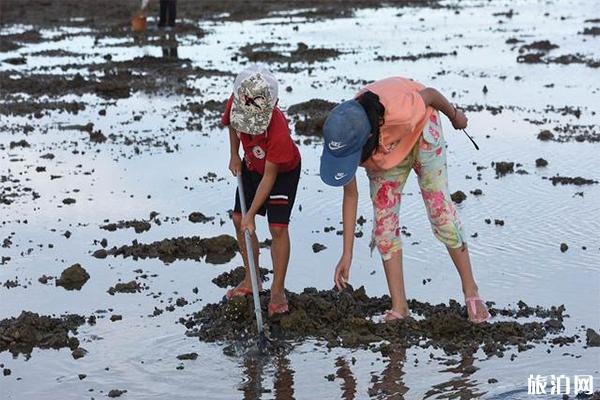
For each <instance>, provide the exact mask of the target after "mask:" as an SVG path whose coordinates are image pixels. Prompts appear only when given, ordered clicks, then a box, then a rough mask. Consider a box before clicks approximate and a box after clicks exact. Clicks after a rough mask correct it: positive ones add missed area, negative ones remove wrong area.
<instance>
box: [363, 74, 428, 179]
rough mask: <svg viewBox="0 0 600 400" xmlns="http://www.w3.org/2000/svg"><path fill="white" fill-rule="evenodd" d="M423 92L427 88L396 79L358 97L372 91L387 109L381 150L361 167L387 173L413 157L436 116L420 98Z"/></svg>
mask: <svg viewBox="0 0 600 400" xmlns="http://www.w3.org/2000/svg"><path fill="white" fill-rule="evenodd" d="M423 89H425V86H423V85H422V84H420V83H418V82H415V81H411V80H409V79H406V78H402V77H399V76H395V77H391V78H386V79H382V80H380V81H376V82H373V83H371V84H369V85H367V86H365V87H364V88H363V89H362V90H361V91H360V92H359V93H358V94H357V97H358V96H359V95H360V94H362V93H364V92H366V91H371V92H373V93H375V94H376V95H378V96H379V101H380V102H381V104H383V106H384V107H385V113H384V123H383V125H382V126H381V127H380V135H379V146H378V147H377V149H376V150H375V152H374V153H373V155H372V156H371V157H370V158H369V159H367V160H366V161H365V162H364V163H362V164H361V166H362V167H364V168H366V169H368V170H372V171H385V170H388V169H391V168H393V167H395V166H396V165H398V164H400V163H401V162H402V161H403V160H404V159H405V158H406V156H407V155H408V154H409V153H410V151H411V150H412V148H413V146H414V145H415V143H417V141H418V140H419V137H420V136H421V133H422V131H423V128H424V127H425V124H426V123H427V120H428V119H429V117H430V116H431V113H432V112H433V108H431V107H426V106H425V102H424V101H423V98H422V97H421V95H420V94H419V92H420V91H421V90H423Z"/></svg>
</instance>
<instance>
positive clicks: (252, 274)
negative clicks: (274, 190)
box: [237, 174, 264, 343]
mask: <svg viewBox="0 0 600 400" xmlns="http://www.w3.org/2000/svg"><path fill="white" fill-rule="evenodd" d="M237 181H238V194H239V196H240V206H241V209H242V217H244V216H245V215H246V210H247V209H246V198H245V197H244V185H243V184H242V175H241V174H239V175H238V176H237ZM244 239H245V242H246V256H247V258H248V264H250V265H249V266H250V280H251V281H252V297H253V299H254V314H256V325H257V328H258V335H259V337H262V336H263V335H264V333H263V319H262V312H261V309H260V297H259V294H258V279H257V276H256V266H255V265H254V249H253V247H252V239H251V238H250V232H248V230H245V231H244ZM259 343H260V340H259Z"/></svg>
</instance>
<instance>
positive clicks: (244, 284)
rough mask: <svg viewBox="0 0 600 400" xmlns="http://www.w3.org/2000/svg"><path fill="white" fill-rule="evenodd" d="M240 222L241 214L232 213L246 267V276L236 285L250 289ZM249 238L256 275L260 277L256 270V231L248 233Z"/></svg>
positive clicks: (257, 249) (247, 263)
mask: <svg viewBox="0 0 600 400" xmlns="http://www.w3.org/2000/svg"><path fill="white" fill-rule="evenodd" d="M241 223H242V214H240V213H234V214H233V225H234V226H235V233H236V237H237V240H238V245H239V247H240V251H241V253H242V260H243V261H244V268H245V269H246V276H245V277H244V280H243V281H242V282H241V283H240V284H239V285H238V287H244V288H248V289H251V288H252V281H251V280H250V269H249V268H250V267H249V266H250V263H249V262H248V252H247V251H246V238H245V235H244V232H242V230H241V229H240V227H241ZM250 239H251V240H252V250H253V251H252V253H253V255H254V266H255V268H256V276H258V277H260V273H259V272H258V265H259V264H258V256H259V245H258V237H257V236H256V233H253V234H252V235H250ZM259 287H260V279H259Z"/></svg>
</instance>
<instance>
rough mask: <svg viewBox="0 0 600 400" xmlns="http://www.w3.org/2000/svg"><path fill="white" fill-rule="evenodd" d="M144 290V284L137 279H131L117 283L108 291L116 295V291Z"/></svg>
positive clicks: (133, 291)
mask: <svg viewBox="0 0 600 400" xmlns="http://www.w3.org/2000/svg"><path fill="white" fill-rule="evenodd" d="M141 290H142V286H141V285H140V284H139V283H138V282H136V281H130V282H127V283H121V282H119V283H117V284H116V285H115V286H111V287H110V288H109V289H108V293H109V294H110V295H111V296H114V294H115V293H137V292H139V291H141Z"/></svg>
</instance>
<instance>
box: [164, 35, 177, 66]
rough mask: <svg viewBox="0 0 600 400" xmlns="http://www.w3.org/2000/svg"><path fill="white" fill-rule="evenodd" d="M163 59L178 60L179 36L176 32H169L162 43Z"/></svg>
mask: <svg viewBox="0 0 600 400" xmlns="http://www.w3.org/2000/svg"><path fill="white" fill-rule="evenodd" d="M162 56H163V58H172V59H176V58H177V36H176V35H175V32H167V34H166V35H165V37H164V38H163V41H162Z"/></svg>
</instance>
